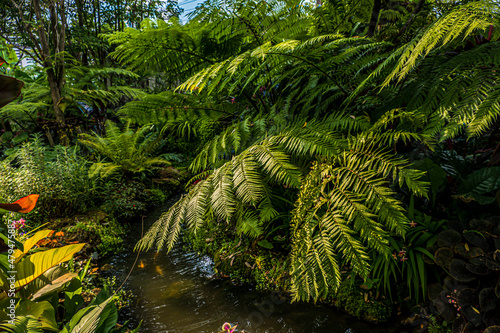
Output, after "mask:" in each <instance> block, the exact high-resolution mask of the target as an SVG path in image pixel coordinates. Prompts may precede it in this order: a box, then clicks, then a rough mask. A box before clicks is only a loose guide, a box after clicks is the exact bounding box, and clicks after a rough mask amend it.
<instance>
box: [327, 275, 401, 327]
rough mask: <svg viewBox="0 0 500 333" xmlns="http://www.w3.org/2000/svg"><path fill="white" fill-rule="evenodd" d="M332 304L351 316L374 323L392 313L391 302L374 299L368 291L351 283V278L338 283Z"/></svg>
mask: <svg viewBox="0 0 500 333" xmlns="http://www.w3.org/2000/svg"><path fill="white" fill-rule="evenodd" d="M334 304H335V306H337V307H339V308H341V309H344V310H345V311H347V312H348V313H349V314H350V315H352V316H355V317H358V318H361V319H364V320H367V321H371V322H375V323H378V322H385V321H387V320H388V319H389V318H390V317H391V313H392V305H391V302H389V301H388V300H374V299H373V297H371V296H370V293H369V292H368V291H366V290H363V289H361V288H359V287H358V286H356V284H355V283H354V284H353V283H352V281H351V279H345V280H344V281H343V282H342V283H341V284H340V287H339V289H338V290H337V293H336V294H335V300H334Z"/></svg>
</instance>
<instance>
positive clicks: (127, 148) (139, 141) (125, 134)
mask: <svg viewBox="0 0 500 333" xmlns="http://www.w3.org/2000/svg"><path fill="white" fill-rule="evenodd" d="M148 131H149V128H148V127H147V126H143V127H141V128H139V129H138V130H136V131H133V130H132V129H131V127H130V123H128V124H127V125H126V126H125V127H124V129H123V130H120V129H119V128H118V126H116V125H115V124H114V123H113V122H111V121H108V122H106V136H105V137H101V136H99V135H97V134H96V133H94V135H90V134H85V133H84V134H81V136H80V140H79V142H80V143H81V144H83V145H85V146H87V147H89V148H92V149H94V150H96V151H97V152H98V153H99V154H101V155H102V156H104V157H105V158H107V159H109V160H111V161H110V162H104V163H103V162H99V163H95V164H94V165H92V167H91V168H90V169H89V173H90V176H96V175H100V176H101V177H102V178H106V177H109V176H110V175H112V174H114V173H116V172H118V171H121V172H125V173H137V172H143V171H145V170H147V169H149V168H150V167H151V166H153V165H161V164H163V165H165V164H166V165H168V164H170V162H168V161H167V160H164V159H161V158H154V157H152V156H151V153H153V152H154V150H155V149H156V147H157V142H156V141H155V140H154V139H152V138H146V137H145V135H146V133H147V132H148Z"/></svg>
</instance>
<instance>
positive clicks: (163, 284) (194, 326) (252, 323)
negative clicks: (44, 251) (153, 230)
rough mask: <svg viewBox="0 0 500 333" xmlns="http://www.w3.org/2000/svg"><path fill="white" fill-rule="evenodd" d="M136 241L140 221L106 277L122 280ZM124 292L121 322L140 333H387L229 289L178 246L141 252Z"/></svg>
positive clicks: (205, 262)
mask: <svg viewBox="0 0 500 333" xmlns="http://www.w3.org/2000/svg"><path fill="white" fill-rule="evenodd" d="M167 208H168V206H167V207H164V208H162V209H157V210H155V211H152V212H151V213H150V215H149V216H148V217H146V218H145V219H144V230H145V231H146V230H147V228H148V227H149V226H150V225H151V224H152V223H153V222H154V221H155V220H156V219H157V218H158V216H159V215H160V214H161V213H162V212H163V211H165V210H167ZM140 236H141V221H140V220H138V221H137V223H134V224H133V225H132V230H131V232H130V233H129V236H128V238H127V240H126V242H127V244H128V248H127V249H126V250H125V251H124V252H123V253H121V254H119V255H116V256H114V257H112V258H111V259H110V260H109V261H108V262H109V264H111V266H112V267H113V270H112V271H111V272H110V274H113V275H116V277H117V281H120V282H121V281H123V279H125V277H126V276H127V274H128V273H129V270H130V268H131V267H132V265H133V264H134V261H135V260H136V256H137V253H136V252H133V246H134V245H135V243H136V242H137V241H138V240H139V239H140ZM137 263H138V264H137V265H136V267H135V268H134V270H133V271H132V273H131V275H130V277H129V279H128V281H127V283H126V284H125V287H126V288H127V289H129V290H131V291H132V292H133V293H134V295H136V298H135V299H134V306H132V307H131V308H130V309H128V310H126V311H125V313H124V317H125V318H127V319H131V320H130V322H131V323H133V324H137V323H138V322H139V321H140V320H142V321H143V324H142V328H141V330H140V332H143V333H164V332H165V333H166V332H182V333H190V332H192V333H202V332H207V333H211V332H218V330H219V329H220V327H221V325H222V324H223V323H224V322H226V321H227V322H231V323H233V324H237V325H238V329H239V331H241V330H242V329H244V330H245V332H247V333H264V332H290V333H291V332H301V333H302V332H304V333H306V332H307V333H312V332H329V333H345V332H349V333H351V332H352V333H354V332H355V333H367V332H373V333H376V332H388V331H389V330H388V329H387V327H375V326H374V325H370V324H367V323H363V322H360V321H359V320H357V319H354V318H352V317H349V316H347V315H345V314H343V313H341V312H339V311H337V310H335V308H332V307H328V306H324V305H314V304H307V303H292V304H291V303H290V300H289V298H288V297H287V296H286V295H285V294H281V293H261V292H257V291H255V290H254V289H253V288H252V287H251V286H234V285H232V284H231V283H230V282H229V281H226V280H221V279H217V278H214V277H213V271H212V264H213V263H212V261H211V259H210V258H209V257H206V256H199V255H197V254H196V253H189V252H186V251H184V250H183V249H182V244H178V245H177V246H176V247H175V248H174V249H173V250H172V251H171V252H170V253H169V254H168V255H167V254H166V253H165V252H164V251H163V252H160V253H158V254H155V253H154V252H153V251H151V252H146V253H141V254H140V255H139V259H138V262H137Z"/></svg>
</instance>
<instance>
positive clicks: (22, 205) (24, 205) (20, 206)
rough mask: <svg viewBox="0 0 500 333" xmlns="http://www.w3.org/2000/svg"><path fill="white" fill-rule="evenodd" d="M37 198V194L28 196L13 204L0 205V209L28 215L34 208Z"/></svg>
mask: <svg viewBox="0 0 500 333" xmlns="http://www.w3.org/2000/svg"><path fill="white" fill-rule="evenodd" d="M38 197H39V195H38V194H30V195H28V196H26V197H24V198H21V199H19V200H17V201H15V202H14V203H6V204H0V208H1V209H5V210H9V211H11V212H17V213H29V212H31V211H32V210H33V208H35V205H36V201H37V200H38Z"/></svg>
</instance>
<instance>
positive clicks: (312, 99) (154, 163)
mask: <svg viewBox="0 0 500 333" xmlns="http://www.w3.org/2000/svg"><path fill="white" fill-rule="evenodd" d="M14 4H15V1H14ZM62 4H63V2H61V1H57V0H56V1H54V2H53V3H51V4H48V5H47V4H45V3H44V4H40V2H38V1H32V2H31V3H30V4H27V3H26V4H24V3H23V4H19V5H18V6H16V5H12V6H11V5H10V4H9V5H5V6H3V7H0V11H1V12H2V13H5V15H7V16H8V17H10V18H16V20H12V22H16V27H15V28H11V27H5V29H7V28H8V29H9V31H11V33H10V34H9V36H11V35H12V36H16V45H17V44H18V43H24V44H26V46H27V49H28V50H29V49H33V50H42V49H43V50H44V51H43V52H39V51H37V52H34V53H33V54H32V55H31V57H33V59H32V60H33V61H34V62H35V65H30V66H25V67H20V66H18V65H16V63H17V62H18V58H17V57H18V56H17V54H15V52H13V49H12V47H11V46H9V43H8V42H9V41H5V40H3V39H1V40H0V41H1V43H0V52H1V53H0V70H1V71H2V73H3V74H6V75H8V76H0V83H1V85H0V88H1V89H2V95H0V107H1V109H0V121H1V127H2V134H1V135H0V144H1V148H2V149H1V161H0V173H1V177H0V196H1V197H2V199H3V200H4V201H5V202H13V201H15V200H17V199H19V198H21V197H25V196H27V195H29V194H38V195H39V198H38V203H37V207H36V209H34V210H32V211H31V212H30V213H28V214H26V215H22V216H21V215H20V213H19V212H21V211H22V209H20V208H19V207H17V206H15V205H14V206H9V205H7V206H5V207H7V208H8V207H10V208H11V210H15V211H17V213H8V214H4V215H3V220H2V221H4V224H6V223H7V224H8V223H10V222H12V221H16V223H15V226H16V227H17V229H16V232H15V235H16V237H17V238H16V243H15V246H16V247H17V248H18V249H21V248H22V247H23V243H22V242H26V241H27V239H29V238H28V237H35V236H36V235H38V236H36V237H35V239H34V240H33V241H32V242H31V243H33V244H31V243H30V242H29V243H28V244H30V245H31V246H27V250H26V253H24V252H23V253H22V255H21V254H20V253H21V252H16V253H17V255H18V258H19V260H21V256H26V258H24V259H22V261H20V262H24V261H26V263H27V262H28V260H31V259H30V258H37V256H38V255H39V252H40V253H44V252H45V253H55V252H54V251H53V250H55V249H58V248H66V249H68V248H67V246H70V247H71V249H77V247H75V246H73V245H75V244H72V242H75V241H77V242H81V241H84V242H86V243H87V244H88V245H85V246H84V245H79V247H78V250H82V252H81V255H82V256H93V257H95V255H97V256H98V257H99V256H104V255H109V254H112V253H116V252H120V251H121V250H122V242H123V238H124V235H125V234H126V233H127V224H128V223H134V221H137V220H139V218H140V216H141V215H144V214H146V213H147V211H148V209H149V208H150V207H152V206H154V205H161V204H162V203H163V202H164V201H165V200H166V198H168V197H169V196H171V195H172V194H181V196H180V199H179V200H178V201H177V202H176V203H174V204H173V205H172V206H171V207H170V209H169V210H168V211H167V212H166V213H164V214H163V215H162V216H161V217H160V218H159V219H158V221H157V222H156V223H154V225H153V226H152V227H151V229H150V230H149V231H148V232H147V233H146V234H145V237H143V238H142V239H141V241H140V242H139V243H138V244H137V246H136V249H140V250H148V249H153V248H154V249H161V248H167V249H168V250H171V249H172V247H173V246H174V245H175V244H176V242H177V241H178V240H179V238H180V237H181V236H182V238H183V239H184V242H185V244H187V246H188V247H189V248H190V249H194V250H195V251H198V252H200V253H205V254H208V255H210V256H211V257H212V258H214V261H215V271H216V272H217V273H218V275H219V276H221V277H223V278H228V279H231V280H232V281H233V282H234V283H251V284H253V285H254V286H255V287H256V288H257V289H259V290H282V291H285V292H289V293H290V295H291V297H292V299H293V301H306V302H324V303H327V304H333V305H336V306H337V307H338V308H340V309H343V310H345V311H347V312H349V313H350V314H352V315H353V316H357V317H359V318H362V319H364V320H369V321H372V322H383V321H387V320H393V318H398V321H399V320H400V319H401V318H403V317H404V318H406V320H403V321H404V322H405V323H406V324H407V325H409V326H414V328H415V330H420V331H425V330H428V331H431V332H442V331H443V332H446V331H450V330H451V331H453V332H487V333H492V332H497V331H498V330H500V317H499V316H498V313H499V311H498V306H499V304H500V293H499V291H500V284H499V281H500V280H498V279H499V272H500V256H499V251H500V243H499V241H498V240H499V237H500V231H499V230H500V229H499V228H500V221H499V219H498V218H497V217H496V216H498V215H499V214H498V209H499V205H500V181H499V180H500V165H499V163H500V149H499V147H500V143H499V142H500V131H499V128H500V120H499V114H500V104H499V101H500V99H499V96H500V89H499V85H498V68H499V67H500V58H499V54H500V52H498V51H499V49H500V44H499V43H500V39H499V38H500V34H499V32H500V22H499V20H498V18H499V16H498V1H496V0H480V1H470V2H469V1H465V2H455V3H440V2H432V1H423V0H422V1H418V2H412V1H406V2H404V1H403V2H393V1H388V2H387V1H386V2H382V1H379V0H362V1H350V0H343V1H324V3H323V4H322V5H321V6H317V5H314V4H313V3H311V2H307V1H299V0H273V1H260V0H244V1H243V0H241V1H240V0H238V1H227V2H226V1H222V2H221V3H219V2H217V1H216V2H214V1H206V2H205V3H203V5H201V6H199V7H198V9H197V10H196V11H194V12H193V13H192V14H191V15H190V17H189V18H190V20H189V21H188V22H187V23H185V24H181V23H180V22H179V20H178V19H177V18H175V17H172V18H170V19H169V20H162V19H160V18H161V17H162V16H161V11H159V10H158V8H159V7H158V6H160V5H159V4H156V5H154V6H153V7H154V8H153V9H151V11H150V12H148V13H149V14H148V15H150V16H148V17H151V18H153V17H154V18H157V20H153V19H144V20H142V19H143V18H144V17H141V20H140V22H136V18H133V17H130V22H135V23H134V25H133V27H125V19H124V16H123V15H122V16H117V17H114V20H115V21H113V22H111V23H110V22H107V23H106V24H105V25H102V22H101V21H100V20H97V21H96V20H92V19H91V17H90V16H89V15H90V14H88V13H87V12H85V11H81V10H80V11H79V13H80V14H79V15H80V17H79V18H78V23H76V21H75V22H74V23H72V24H69V25H68V26H66V25H65V24H56V23H57V22H60V20H63V21H64V20H65V18H64V17H63V16H64V15H62V13H63V12H64V9H63V8H62V7H61V5H62ZM25 5H26V6H28V5H29V6H33V8H38V9H39V12H40V14H39V15H37V16H36V17H35V18H34V21H30V20H26V18H25V17H24V14H23V13H24V10H26V11H27V10H28V9H29V10H31V7H23V6H25ZM68 5H71V6H77V7H78V6H80V7H81V6H83V7H85V4H81V3H80V2H76V3H75V4H68ZM58 6H59V7H58ZM89 6H90V5H89ZM134 6H135V4H134ZM141 6H142V2H141ZM98 7H99V8H97V9H100V8H101V4H99V5H98ZM125 7H126V8H125V9H123V8H122V10H123V11H125V12H127V11H128V10H129V9H130V8H132V7H130V8H129V7H127V6H125ZM127 8H128V9H127ZM79 9H82V8H79ZM170 9H172V8H170ZM148 10H149V9H148ZM88 12H89V13H90V12H92V13H94V14H95V13H96V8H93V11H88ZM42 13H43V14H42ZM127 13H128V12H127ZM172 13H176V12H175V11H172ZM61 15H62V16H61ZM84 17H85V18H86V19H84ZM106 20H110V18H106ZM49 22H51V23H50V24H49ZM54 22H55V23H54ZM92 22H93V23H92ZM35 24H36V25H37V27H45V28H46V29H45V30H47V31H51V33H50V34H49V35H46V31H45V30H44V29H43V28H40V29H38V28H37V29H35V28H34V27H35ZM76 26H78V29H76ZM35 30H36V31H37V33H36V34H33V32H32V31H35ZM82 31H90V32H92V33H85V34H83V36H87V35H88V36H92V38H90V37H88V38H89V39H85V40H84V41H83V39H81V38H80V37H81V36H82V34H81V32H82ZM62 32H64V33H62ZM66 33H67V34H68V36H70V37H68V40H65V39H64V38H62V39H61V38H59V39H53V36H66V35H65V34H66ZM48 36H52V39H51V38H49V37H48ZM95 36H98V37H95ZM9 38H10V37H9ZM9 38H8V39H9ZM85 38H87V37H85ZM48 40H50V42H48ZM70 41H71V42H70ZM82 43H83V44H82ZM65 47H67V49H66V51H65ZM47 50H48V51H47ZM4 60H5V61H4ZM21 80H22V81H24V83H23V82H21ZM23 84H24V88H23V89H21V88H22V87H23ZM19 94H21V95H20V96H19V98H17V99H16V97H18V95H19ZM9 103H10V104H9ZM13 207H14V208H13ZM16 207H17V208H16ZM31 208H33V207H31ZM26 212H27V210H26ZM3 213H5V212H3ZM21 213H22V212H21ZM9 214H11V215H9ZM21 219H22V222H20V221H21ZM11 225H13V224H12V223H11ZM26 226H27V227H26ZM0 227H1V228H2V230H1V231H2V233H1V235H3V237H2V240H3V241H2V243H0V246H1V247H0V249H1V251H0V252H1V253H0V255H2V256H3V257H2V258H3V259H2V260H4V259H5V260H7V259H8V258H9V257H8V251H9V247H8V239H7V235H8V231H7V225H2V226H0ZM36 227H40V228H42V229H43V228H54V229H56V230H55V231H56V233H55V234H54V235H55V236H50V237H49V235H48V234H46V233H45V231H44V233H41V234H40V233H37V232H36V231H38V229H36V230H35V228H36ZM38 232H40V231H38ZM42 236H44V237H42ZM38 238H39V239H38ZM35 240H36V242H35ZM80 246H81V248H80ZM42 249H44V250H45V251H39V250H42ZM12 251H13V250H12ZM47 251H52V252H47ZM75 253H76V252H74V253H72V254H71V256H73V255H75ZM40 255H41V254H40ZM47 256H48V255H47ZM56 257H57V256H54V258H56ZM69 257H70V256H66V257H64V258H62V259H65V260H63V262H66V261H68V260H69ZM5 260H4V261H3V262H4V263H5V262H6V261H5ZM33 260H34V259H33ZM55 262H57V264H54V265H53V266H54V267H55V268H54V267H45V268H46V269H45V270H44V271H43V272H41V274H49V273H47V272H48V269H53V270H54V271H55V270H59V268H58V267H62V266H58V265H59V264H61V262H59V261H57V260H56V261H55ZM85 262H86V261H85ZM0 266H1V267H2V270H3V274H7V270H6V267H7V266H6V265H3V266H2V265H0ZM77 266H82V267H83V270H79V273H75V274H77V275H78V277H76V275H72V274H70V273H73V272H66V271H64V274H63V273H61V272H59V273H61V276H66V278H68V279H69V280H68V281H64V282H63V283H61V284H60V285H59V284H57V286H58V287H57V288H55V289H57V290H52V293H51V295H52V296H51V297H52V298H53V299H52V302H53V303H52V308H49V307H47V306H48V304H47V303H43V304H42V303H36V304H37V305H36V307H40V308H44V309H46V310H47V311H48V312H49V314H45V315H43V313H42V315H39V316H38V317H37V318H38V319H44V318H45V319H46V318H48V317H50V322H49V324H46V323H45V322H44V323H43V324H40V325H42V327H41V328H40V327H38V326H37V325H39V324H37V323H36V322H38V321H36V320H35V321H36V322H35V321H34V320H33V318H31V317H29V315H27V316H24V318H25V319H23V320H24V321H23V322H21V321H19V322H17V323H16V324H15V325H12V326H5V327H8V329H9V330H10V331H13V332H15V331H16V329H17V330H19V329H21V331H22V330H23V329H24V328H26V327H28V326H30V325H31V326H30V327H31V328H30V329H32V330H33V331H34V332H37V330H38V331H39V330H40V329H42V330H47V329H51V330H53V331H56V330H59V331H62V332H66V331H67V332H70V328H68V327H71V330H73V331H74V330H75V327H76V325H78V324H77V322H78V320H79V319H81V318H82V316H84V315H81V316H78V315H77V313H78V311H77V310H80V309H87V310H86V311H89V312H88V313H86V314H90V312H92V311H94V310H95V313H97V312H98V311H97V310H96V309H97V308H98V307H93V308H84V306H90V307H92V306H94V305H96V304H97V303H99V302H100V303H101V304H106V305H105V307H108V305H109V304H111V305H109V307H112V308H113V309H110V308H109V307H108V310H109V311H108V312H106V313H104V314H103V313H102V312H100V315H103V316H104V315H106V316H107V317H106V316H104V317H106V318H111V317H112V318H111V319H103V320H102V321H100V322H99V327H100V328H99V329H98V332H103V333H104V332H110V331H113V330H114V331H120V330H123V331H124V330H126V328H124V327H118V326H116V325H115V324H116V320H114V317H115V315H114V314H115V313H116V311H115V310H117V309H116V306H117V304H116V303H115V302H113V301H112V297H111V298H109V297H107V296H109V290H108V289H110V288H111V287H110V286H111V285H112V284H113V283H112V282H110V281H105V282H103V281H101V282H99V284H100V287H103V288H102V289H103V290H104V293H103V294H102V295H101V296H99V295H100V294H98V293H97V292H92V290H93V289H98V286H96V285H93V284H92V286H93V287H88V288H87V289H88V290H86V291H85V293H83V294H88V295H90V296H89V297H88V298H87V299H84V297H83V296H82V295H83V294H82V289H81V285H82V283H83V282H82V281H84V277H83V276H84V275H86V273H85V272H86V269H85V268H84V267H85V264H82V263H80V264H78V265H77ZM67 268H68V267H66V268H64V269H67ZM69 269H70V270H71V269H72V268H71V267H69ZM77 271H78V269H77ZM51 272H52V271H51ZM82 272H83V273H82ZM52 273H53V272H52ZM66 274H70V275H66ZM90 275H92V274H90ZM1 276H2V277H3V280H2V283H3V284H2V286H3V289H4V290H5V291H6V292H7V286H8V282H7V280H6V279H5V276H3V275H1ZM61 276H55V275H53V276H52V275H51V277H53V278H54V279H52V281H53V282H54V281H55V280H56V279H57V278H60V277H61ZM32 277H34V279H33V281H31V282H34V281H35V280H36V279H38V278H39V276H32ZM45 277H46V278H47V279H49V277H48V276H45ZM70 278H71V279H70ZM49 280H50V279H49ZM74 281H75V282H74ZM78 281H79V282H78ZM33 284H37V283H33ZM90 285H91V284H89V286H90ZM104 285H106V286H108V287H109V288H105V287H104ZM19 287H20V290H19V291H17V294H16V295H17V296H20V297H19V298H20V299H17V298H16V302H17V303H16V304H17V305H16V306H17V307H18V308H19V309H20V311H21V310H23V311H24V307H23V306H24V305H23V304H28V302H33V300H30V299H28V298H29V297H28V294H27V292H28V289H29V288H30V287H32V286H26V285H22V286H19ZM38 287H40V285H38ZM59 287H60V288H59ZM33 288H34V287H33ZM43 288H44V287H42V289H43ZM39 291H40V290H37V291H35V292H39ZM63 294H64V296H63ZM75 295H78V296H75ZM57 297H62V298H64V300H65V302H64V305H63V306H62V308H61V307H60V306H59V305H57V304H55V303H56V298H57ZM73 297H76V298H75V299H73ZM62 298H61V299H62ZM82 299H83V301H82ZM47 302H49V301H47ZM66 302H67V304H66ZM89 302H90V303H89ZM120 302H122V301H120ZM1 304H3V303H0V305H1ZM29 304H31V303H29ZM4 305H5V304H4ZM45 307H47V308H45ZM3 309H4V310H3V311H5V310H6V308H5V307H3ZM65 311H66V312H65ZM42 312H43V311H42ZM52 312H54V316H53V317H54V318H52ZM4 313H5V314H6V313H7V312H4ZM4 313H3V312H0V318H1V319H4V317H5V316H4ZM111 313H112V314H113V315H112V316H111V317H110V314H111ZM35 319H36V318H35ZM106 320H109V321H106ZM89 322H90V321H89ZM104 322H106V324H104ZM16 325H17V326H16ZM22 325H24V326H22ZM43 325H45V326H43ZM92 325H94V324H92ZM228 325H229V326H227V325H224V327H229V328H227V329H223V331H226V332H225V333H227V331H230V330H231V329H232V327H233V326H232V325H231V324H229V323H228ZM65 326H66V328H64V327H65ZM22 327H24V328H22ZM88 329H90V330H92V329H93V328H88ZM75 332H76V331H75Z"/></svg>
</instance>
